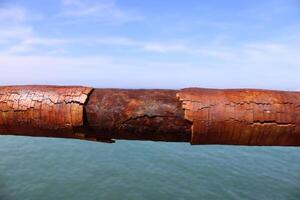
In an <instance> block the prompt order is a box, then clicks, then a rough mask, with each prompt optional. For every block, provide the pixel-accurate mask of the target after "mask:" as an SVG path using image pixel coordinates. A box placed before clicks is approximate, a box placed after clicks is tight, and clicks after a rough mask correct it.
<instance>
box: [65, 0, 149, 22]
mask: <svg viewBox="0 0 300 200" xmlns="http://www.w3.org/2000/svg"><path fill="white" fill-rule="evenodd" d="M62 3H63V12H62V15H63V16H66V17H73V18H75V19H81V20H84V19H88V20H89V21H91V20H95V21H104V22H111V23H124V22H130V21H140V20H141V19H142V18H143V17H142V16H141V14H140V13H138V12H137V11H132V10H124V9H121V8H120V7H119V6H117V5H116V4H115V2H114V1H113V0H100V1H83V0H63V1H62Z"/></svg>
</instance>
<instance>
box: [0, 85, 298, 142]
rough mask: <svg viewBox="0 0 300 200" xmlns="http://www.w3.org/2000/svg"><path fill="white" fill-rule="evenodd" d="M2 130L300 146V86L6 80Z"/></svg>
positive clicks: (0, 104) (1, 90)
mask: <svg viewBox="0 0 300 200" xmlns="http://www.w3.org/2000/svg"><path fill="white" fill-rule="evenodd" d="M0 135H23V136H39V137H58V138H77V139H83V140H95V141H103V142H113V141H114V140H116V139H126V140H151V141H166V142H168V141H170V142H190V143H191V144H193V145H196V144H221V145H252V146H253V145H259V146H261V145H264V146H300V92H287V91H274V90H257V89H201V88H188V89H182V90H125V89H95V88H90V87H79V86H67V87H66V86H2V87H0Z"/></svg>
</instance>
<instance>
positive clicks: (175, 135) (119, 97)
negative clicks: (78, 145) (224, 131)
mask: <svg viewBox="0 0 300 200" xmlns="http://www.w3.org/2000/svg"><path fill="white" fill-rule="evenodd" d="M176 92H177V91H174V90H122V89H95V90H94V91H93V93H92V94H91V95H90V98H89V102H88V104H87V105H86V113H87V126H88V132H89V134H90V135H91V137H99V135H101V137H103V139H105V138H107V139H128V140H153V141H176V142H189V141H190V136H191V130H190V127H191V124H190V123H189V121H188V120H185V119H184V112H183V109H182V106H181V103H180V101H178V99H177V98H176Z"/></svg>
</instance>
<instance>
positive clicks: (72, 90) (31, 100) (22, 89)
mask: <svg viewBox="0 0 300 200" xmlns="http://www.w3.org/2000/svg"><path fill="white" fill-rule="evenodd" d="M91 90H92V89H91V88H87V87H58V86H11V87H0V132H1V134H14V135H31V136H40V135H41V136H53V137H75V136H74V134H75V133H76V132H77V131H79V130H80V129H81V128H82V127H83V123H84V121H83V105H84V103H85V102H86V100H87V97H88V95H89V93H90V92H91Z"/></svg>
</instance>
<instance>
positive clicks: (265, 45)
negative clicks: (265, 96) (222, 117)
mask: <svg viewBox="0 0 300 200" xmlns="http://www.w3.org/2000/svg"><path fill="white" fill-rule="evenodd" d="M0 69H1V73H0V84H2V85H3V84H5V85H11V84H60V85H89V86H94V87H123V88H183V87H189V86H192V87H195V86H196V87H218V88H268V89H286V90H299V89H300V1H299V0H252V1H247V0H244V1H241V0H227V1H220V0H210V1H209V0H206V1H204V0H190V1H188V0H187V1H177V0H164V1H158V0H151V1H150V0H149V1H141V0H126V1H114V0H98V1H92V0H87V1H84V0H43V1H33V0H23V1H22V0H20V1H11V0H10V1H5V0H4V1H3V0H0Z"/></svg>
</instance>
